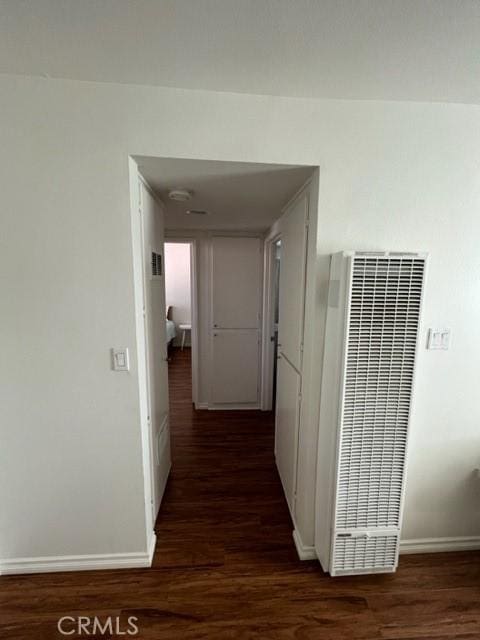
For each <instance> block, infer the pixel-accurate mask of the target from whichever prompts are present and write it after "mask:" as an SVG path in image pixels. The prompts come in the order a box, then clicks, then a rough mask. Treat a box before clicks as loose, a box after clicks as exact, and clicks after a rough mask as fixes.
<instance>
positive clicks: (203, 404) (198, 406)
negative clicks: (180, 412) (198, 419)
mask: <svg viewBox="0 0 480 640" xmlns="http://www.w3.org/2000/svg"><path fill="white" fill-rule="evenodd" d="M195 409H196V410H197V411H203V410H206V409H208V402H195Z"/></svg>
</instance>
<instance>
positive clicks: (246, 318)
mask: <svg viewBox="0 0 480 640" xmlns="http://www.w3.org/2000/svg"><path fill="white" fill-rule="evenodd" d="M211 268H212V274H211V291H212V306H211V322H212V326H211V354H212V355H211V394H210V403H211V404H213V405H227V406H228V405H232V406H235V405H241V406H246V407H248V406H252V407H256V406H258V402H259V385H258V381H259V367H260V358H259V346H260V345H259V342H260V305H261V285H262V243H261V241H260V238H246V237H224V236H215V237H213V238H212V262H211Z"/></svg>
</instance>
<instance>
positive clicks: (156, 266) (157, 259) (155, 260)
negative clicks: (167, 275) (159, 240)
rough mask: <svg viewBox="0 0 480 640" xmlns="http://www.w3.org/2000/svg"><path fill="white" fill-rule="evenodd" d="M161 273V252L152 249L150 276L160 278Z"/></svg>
mask: <svg viewBox="0 0 480 640" xmlns="http://www.w3.org/2000/svg"><path fill="white" fill-rule="evenodd" d="M162 275H163V264H162V254H161V253H156V252H155V251H152V278H161V277H162Z"/></svg>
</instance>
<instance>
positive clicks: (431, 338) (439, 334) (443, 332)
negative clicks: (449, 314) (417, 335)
mask: <svg viewBox="0 0 480 640" xmlns="http://www.w3.org/2000/svg"><path fill="white" fill-rule="evenodd" d="M449 346H450V329H429V330H428V342H427V349H443V350H444V351H446V350H447V349H448V348H449Z"/></svg>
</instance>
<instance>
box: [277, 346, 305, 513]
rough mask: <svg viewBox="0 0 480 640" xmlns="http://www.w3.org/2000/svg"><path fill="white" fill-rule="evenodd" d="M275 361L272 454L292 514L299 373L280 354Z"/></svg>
mask: <svg viewBox="0 0 480 640" xmlns="http://www.w3.org/2000/svg"><path fill="white" fill-rule="evenodd" d="M277 362H278V365H277V403H276V421H275V457H276V461H277V467H278V472H279V474H280V478H281V480H282V485H283V490H284V492H285V497H286V499H287V502H288V506H289V507H290V511H292V513H293V494H294V491H295V474H296V466H297V465H296V461H297V441H298V426H299V415H300V375H299V373H298V372H297V371H296V370H295V369H294V368H293V367H292V365H291V364H290V363H289V362H287V361H286V360H285V358H283V357H282V356H280V357H279V358H278V361H277Z"/></svg>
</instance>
